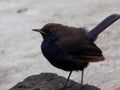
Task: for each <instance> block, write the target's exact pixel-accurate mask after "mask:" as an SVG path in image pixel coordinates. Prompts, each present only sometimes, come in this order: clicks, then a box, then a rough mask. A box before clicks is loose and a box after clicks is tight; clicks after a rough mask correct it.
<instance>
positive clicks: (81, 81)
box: [81, 69, 84, 86]
mask: <svg viewBox="0 0 120 90" xmlns="http://www.w3.org/2000/svg"><path fill="white" fill-rule="evenodd" d="M83 76H84V69H83V70H82V74H81V86H83Z"/></svg>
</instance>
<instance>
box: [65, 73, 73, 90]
mask: <svg viewBox="0 0 120 90" xmlns="http://www.w3.org/2000/svg"><path fill="white" fill-rule="evenodd" d="M71 74H72V71H70V73H69V75H68V78H67V80H66V82H65V85H64V87H63V88H65V87H66V86H67V83H68V81H69V78H70V76H71Z"/></svg>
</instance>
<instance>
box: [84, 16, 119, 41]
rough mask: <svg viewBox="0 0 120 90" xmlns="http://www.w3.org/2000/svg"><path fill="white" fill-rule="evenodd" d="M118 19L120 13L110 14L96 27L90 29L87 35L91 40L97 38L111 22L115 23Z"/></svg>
mask: <svg viewBox="0 0 120 90" xmlns="http://www.w3.org/2000/svg"><path fill="white" fill-rule="evenodd" d="M118 19H120V15H119V14H112V15H110V16H108V17H107V18H105V19H104V20H103V21H102V22H100V23H99V24H98V25H97V26H96V27H95V28H93V29H92V30H91V31H89V32H88V33H87V34H86V37H87V38H88V39H89V40H92V41H95V39H96V38H97V36H98V35H99V34H100V33H101V32H102V31H104V30H105V29H106V28H107V27H109V26H110V25H111V24H113V23H114V22H115V21H117V20H118Z"/></svg>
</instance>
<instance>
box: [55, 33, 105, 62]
mask: <svg viewBox="0 0 120 90" xmlns="http://www.w3.org/2000/svg"><path fill="white" fill-rule="evenodd" d="M85 34H86V33H85V32H82V33H81V32H77V33H75V35H74V33H72V34H71V33H70V34H68V35H66V36H64V37H61V38H60V40H58V41H57V42H56V44H57V45H58V46H59V47H61V48H62V49H63V50H64V51H65V52H66V53H67V54H68V55H69V56H70V57H71V58H73V59H75V60H80V61H86V62H97V61H103V60H104V56H103V55H102V51H101V50H100V49H99V48H98V47H97V46H96V45H95V44H94V42H92V41H89V40H88V39H87V38H86V37H85Z"/></svg>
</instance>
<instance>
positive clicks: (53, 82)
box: [9, 73, 101, 90]
mask: <svg viewBox="0 0 120 90" xmlns="http://www.w3.org/2000/svg"><path fill="white" fill-rule="evenodd" d="M65 81H66V79H65V78H64V77H62V76H58V75H57V74H54V73H41V74H39V75H33V76H29V77H28V78H26V79H24V81H22V82H19V83H18V84H17V85H15V86H14V87H12V88H11V89H9V90H101V89H99V88H97V87H95V86H92V85H83V86H81V85H80V84H79V83H77V82H74V81H72V80H70V81H69V83H68V85H67V87H66V88H65V89H62V87H63V86H64V83H65Z"/></svg>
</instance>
